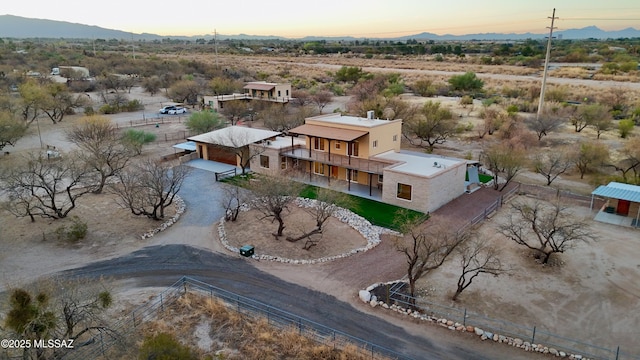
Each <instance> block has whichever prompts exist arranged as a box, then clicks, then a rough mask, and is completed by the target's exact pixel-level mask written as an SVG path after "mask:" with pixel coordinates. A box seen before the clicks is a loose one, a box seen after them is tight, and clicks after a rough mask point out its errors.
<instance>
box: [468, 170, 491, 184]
mask: <svg viewBox="0 0 640 360" xmlns="http://www.w3.org/2000/svg"><path fill="white" fill-rule="evenodd" d="M478 177H479V178H480V182H481V183H483V184H486V183H488V182H489V181H491V180H493V177H491V175H485V174H478ZM464 179H465V180H466V181H469V173H467V175H465V177H464Z"/></svg>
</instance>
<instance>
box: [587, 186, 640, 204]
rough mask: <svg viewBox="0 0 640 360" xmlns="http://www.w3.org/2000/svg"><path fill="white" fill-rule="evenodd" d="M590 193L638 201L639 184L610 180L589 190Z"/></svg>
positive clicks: (639, 195)
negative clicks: (606, 183)
mask: <svg viewBox="0 0 640 360" xmlns="http://www.w3.org/2000/svg"><path fill="white" fill-rule="evenodd" d="M591 195H597V196H604V197H608V198H612V199H620V200H627V201H633V202H640V186H637V185H630V184H623V183H619V182H615V181H614V182H610V183H609V184H608V185H600V186H598V188H597V189H595V190H593V191H592V192H591Z"/></svg>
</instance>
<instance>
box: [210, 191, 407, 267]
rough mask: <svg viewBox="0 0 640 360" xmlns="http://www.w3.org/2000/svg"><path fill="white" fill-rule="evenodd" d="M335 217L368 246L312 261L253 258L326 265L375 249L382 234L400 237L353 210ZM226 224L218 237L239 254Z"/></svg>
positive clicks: (308, 202)
mask: <svg viewBox="0 0 640 360" xmlns="http://www.w3.org/2000/svg"><path fill="white" fill-rule="evenodd" d="M317 203H318V201H317V200H314V199H307V198H301V197H298V198H296V199H295V200H294V204H296V205H297V206H298V207H302V208H310V207H314V206H316V204H317ZM240 210H241V211H249V210H250V207H249V206H248V205H246V204H243V206H242V207H241V209H240ZM333 217H335V218H336V219H338V220H340V221H342V222H343V223H345V224H348V225H349V226H351V227H352V228H353V229H355V230H356V231H358V232H359V233H360V234H361V235H362V236H363V237H364V238H365V239H366V240H367V245H366V246H364V247H360V248H357V249H353V250H351V251H349V252H347V253H343V254H339V255H334V256H327V257H322V258H318V259H311V260H299V259H288V258H283V257H280V256H273V255H266V254H260V255H253V256H252V258H254V259H256V260H268V261H277V262H281V263H286V264H295V265H310V264H319V263H326V262H329V261H333V260H337V259H342V258H346V257H348V256H351V255H354V254H357V253H360V252H365V251H367V250H370V249H373V248H374V247H376V246H377V245H378V244H379V243H380V235H381V234H393V235H399V233H398V232H397V231H393V230H390V229H387V228H383V227H381V226H376V225H372V224H371V223H370V222H369V221H368V220H367V219H365V218H363V217H362V216H360V215H358V214H355V213H354V212H352V211H351V210H347V209H344V208H337V209H336V211H335V212H334V213H333ZM224 223H225V218H224V217H222V219H220V223H219V224H218V237H219V238H220V242H221V243H222V245H223V246H224V247H225V248H226V249H227V250H229V251H231V252H233V253H236V254H239V252H240V249H238V248H237V247H235V246H231V245H230V244H229V242H228V241H227V233H226V231H225V229H224Z"/></svg>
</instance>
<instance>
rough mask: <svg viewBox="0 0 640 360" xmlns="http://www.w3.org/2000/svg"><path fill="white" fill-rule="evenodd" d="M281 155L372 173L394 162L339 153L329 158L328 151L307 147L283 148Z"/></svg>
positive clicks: (380, 172) (378, 172) (377, 172)
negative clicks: (310, 149)
mask: <svg viewBox="0 0 640 360" xmlns="http://www.w3.org/2000/svg"><path fill="white" fill-rule="evenodd" d="M280 155H282V156H286V157H289V158H294V159H301V160H307V161H314V162H319V163H322V164H327V165H332V166H339V167H342V168H346V169H352V170H358V171H362V172H367V173H370V174H382V172H383V170H384V168H385V167H387V166H389V165H391V164H393V163H394V162H391V161H389V162H385V161H379V160H369V159H363V158H359V157H355V156H351V157H349V156H344V155H337V154H331V158H329V153H328V152H324V151H314V150H312V151H311V154H309V149H305V148H293V149H291V148H288V149H283V151H281V152H280Z"/></svg>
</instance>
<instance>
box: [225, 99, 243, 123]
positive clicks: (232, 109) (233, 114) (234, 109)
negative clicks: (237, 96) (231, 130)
mask: <svg viewBox="0 0 640 360" xmlns="http://www.w3.org/2000/svg"><path fill="white" fill-rule="evenodd" d="M220 112H222V114H223V115H224V116H226V118H227V120H229V123H230V124H231V125H236V124H237V123H238V122H239V121H240V119H242V117H243V116H245V115H246V114H247V113H248V112H249V105H248V103H247V102H246V101H244V100H233V101H226V102H225V103H224V106H223V107H222V109H220Z"/></svg>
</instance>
